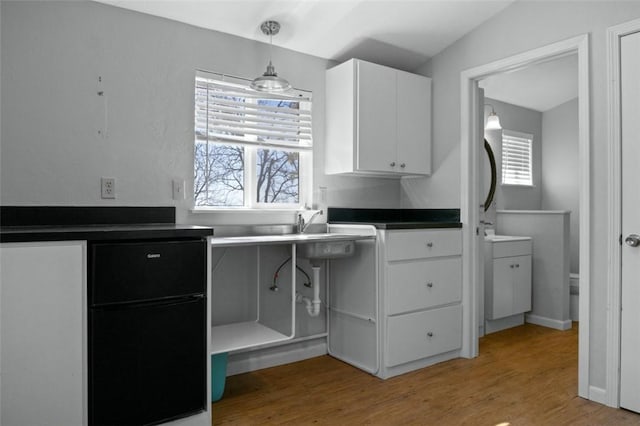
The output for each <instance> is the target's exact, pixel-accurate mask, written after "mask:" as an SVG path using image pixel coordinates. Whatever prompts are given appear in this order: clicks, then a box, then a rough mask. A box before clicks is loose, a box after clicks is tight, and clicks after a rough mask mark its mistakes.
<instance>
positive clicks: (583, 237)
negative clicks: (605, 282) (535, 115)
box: [460, 34, 602, 401]
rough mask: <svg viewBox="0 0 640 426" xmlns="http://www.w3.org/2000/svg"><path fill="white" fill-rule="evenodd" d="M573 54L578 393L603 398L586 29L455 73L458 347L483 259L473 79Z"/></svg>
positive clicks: (471, 344) (472, 315)
mask: <svg viewBox="0 0 640 426" xmlns="http://www.w3.org/2000/svg"><path fill="white" fill-rule="evenodd" d="M575 53H577V55H578V95H579V97H578V157H579V159H578V161H579V182H580V184H579V185H580V186H579V198H580V201H579V205H580V260H579V262H580V305H579V310H580V317H579V320H580V327H579V344H578V350H579V354H578V394H579V395H580V396H581V397H583V398H588V399H594V400H600V401H601V400H602V391H601V390H600V389H590V387H589V306H590V305H589V298H590V297H589V296H590V292H589V289H590V265H589V259H590V255H591V250H590V225H591V218H590V216H591V215H590V189H591V179H590V172H591V168H590V167H591V166H590V113H589V35H588V34H583V35H579V36H576V37H573V38H570V39H567V40H563V41H559V42H557V43H552V44H549V45H546V46H542V47H539V48H537V49H533V50H530V51H527V52H524V53H520V54H517V55H514V56H510V57H508V58H504V59H500V60H497V61H494V62H491V63H488V64H485V65H481V66H478V67H475V68H471V69H468V70H465V71H463V72H462V73H461V74H460V96H461V99H460V106H461V111H460V135H461V157H462V158H461V195H462V199H461V200H460V207H461V209H460V210H461V212H460V213H461V219H462V222H463V224H464V226H463V229H462V233H463V253H465V255H464V256H463V262H462V267H463V275H462V276H463V303H465V306H466V309H465V315H464V317H463V327H464V330H465V332H464V333H463V350H462V355H463V356H467V357H475V356H477V355H478V324H477V321H478V319H477V312H476V310H477V303H478V301H479V296H480V295H479V294H478V284H479V280H481V279H483V277H479V276H477V274H475V273H474V271H476V270H477V267H478V262H482V256H483V253H482V250H480V247H479V245H478V241H477V240H476V238H478V235H477V234H478V232H479V230H480V229H482V227H481V225H480V214H479V208H478V207H479V206H480V203H481V201H480V194H478V191H477V189H476V186H475V185H474V183H475V182H476V181H477V180H478V179H479V178H480V176H479V174H478V168H479V167H478V163H479V161H480V159H481V157H480V153H481V152H482V150H481V148H482V144H481V140H480V136H479V135H477V133H478V132H477V131H476V128H477V127H476V124H477V123H476V122H477V117H478V116H479V114H480V112H481V111H478V106H477V105H476V102H475V101H474V99H475V92H476V89H477V87H478V81H480V80H482V79H484V78H487V77H489V76H491V75H496V74H501V73H505V72H510V71H515V70H518V69H521V68H524V67H527V66H530V65H534V64H537V63H542V62H546V61H549V60H553V59H557V58H560V57H563V56H566V55H570V54H575Z"/></svg>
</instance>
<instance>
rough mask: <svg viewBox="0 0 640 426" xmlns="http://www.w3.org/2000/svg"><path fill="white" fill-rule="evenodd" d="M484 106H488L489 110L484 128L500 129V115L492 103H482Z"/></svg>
mask: <svg viewBox="0 0 640 426" xmlns="http://www.w3.org/2000/svg"><path fill="white" fill-rule="evenodd" d="M484 106H490V107H491V112H490V113H489V117H488V118H487V125H486V126H485V127H484V129H485V130H501V129H502V126H501V125H500V117H498V114H496V112H495V111H494V109H493V105H491V104H484Z"/></svg>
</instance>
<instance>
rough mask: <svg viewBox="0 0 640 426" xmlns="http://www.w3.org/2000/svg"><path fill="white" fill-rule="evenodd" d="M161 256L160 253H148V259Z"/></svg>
mask: <svg viewBox="0 0 640 426" xmlns="http://www.w3.org/2000/svg"><path fill="white" fill-rule="evenodd" d="M158 258H160V253H147V259H158Z"/></svg>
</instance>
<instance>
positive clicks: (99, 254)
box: [89, 240, 207, 304]
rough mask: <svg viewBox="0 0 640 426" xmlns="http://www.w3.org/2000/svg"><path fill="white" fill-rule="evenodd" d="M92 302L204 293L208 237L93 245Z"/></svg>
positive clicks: (91, 268) (90, 291)
mask: <svg viewBox="0 0 640 426" xmlns="http://www.w3.org/2000/svg"><path fill="white" fill-rule="evenodd" d="M90 247H91V248H90V252H89V254H90V257H89V259H90V266H89V268H90V269H89V274H90V275H89V277H90V281H89V297H90V299H89V300H90V301H91V303H92V304H103V303H117V302H135V301H142V300H150V299H157V298H165V297H173V296H184V295H191V294H198V293H204V292H205V290H206V283H207V281H206V276H207V275H206V269H207V266H206V265H207V262H206V248H207V246H206V243H205V241H200V240H198V241H156V242H136V243H131V242H129V243H125V242H119V243H96V244H92V245H91V246H90Z"/></svg>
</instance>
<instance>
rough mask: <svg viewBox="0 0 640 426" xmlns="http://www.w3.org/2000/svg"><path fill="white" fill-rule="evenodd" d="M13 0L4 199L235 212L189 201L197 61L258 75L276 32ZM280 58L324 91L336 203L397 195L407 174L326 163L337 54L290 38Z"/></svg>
mask: <svg viewBox="0 0 640 426" xmlns="http://www.w3.org/2000/svg"><path fill="white" fill-rule="evenodd" d="M1 7H2V18H1V19H2V21H1V33H2V34H1V41H2V46H1V55H2V57H1V61H2V69H1V74H2V80H1V85H2V87H3V89H4V90H3V91H2V102H1V108H2V117H1V118H2V122H3V126H2V129H1V134H0V138H1V151H2V159H1V163H0V169H1V171H0V181H1V186H0V193H1V197H0V203H1V204H4V205H9V204H15V205H175V206H176V207H177V209H178V221H179V222H190V223H202V224H208V223H211V224H219V223H226V222H225V220H228V218H229V216H228V215H227V216H221V215H217V214H197V215H191V214H190V213H189V209H191V208H192V200H191V197H192V181H193V96H194V75H195V74H194V73H195V70H196V69H204V70H212V71H217V72H222V73H227V74H232V75H237V76H241V77H248V78H252V77H254V76H257V75H259V74H261V73H262V72H263V71H264V67H265V65H266V61H267V58H268V45H267V44H264V43H258V42H254V41H251V40H247V39H243V38H240V37H235V36H231V35H227V34H223V33H218V32H214V31H209V30H204V29H200V28H196V27H193V26H189V25H186V24H182V23H177V22H174V21H170V20H166V19H163V18H158V17H153V16H149V15H144V14H141V13H137V12H132V11H128V10H124V9H120V8H116V7H112V6H107V5H103V4H99V3H94V2H86V1H83V2H77V1H69V2H58V1H46V2H32V1H28V2H8V1H2V3H1ZM258 24H259V23H256V25H258ZM273 60H274V63H275V64H276V66H277V69H278V71H279V72H280V74H281V75H282V76H285V77H286V78H288V79H289V80H290V81H291V82H292V83H293V84H294V85H295V86H296V87H299V88H303V89H307V90H312V91H313V98H314V104H313V110H314V125H313V132H314V192H315V193H317V188H318V187H320V186H324V187H327V188H328V191H327V201H328V204H329V205H335V206H353V207H397V206H398V205H399V204H400V189H399V188H400V184H399V182H398V181H397V180H390V179H372V178H368V179H362V178H353V177H339V176H338V177H335V176H325V175H324V174H323V172H322V171H323V170H324V156H325V152H324V115H325V114H324V72H325V69H326V68H327V67H330V66H331V65H332V64H331V63H329V62H328V61H326V60H324V59H320V58H317V57H312V56H308V55H303V54H300V53H296V52H293V51H288V50H285V49H280V48H274V55H273ZM98 76H102V78H103V83H102V85H101V86H100V87H99V85H98V82H97V80H98ZM98 90H104V93H105V96H104V97H99V96H97V94H96V93H97V91H98ZM105 126H106V136H104V137H102V136H99V135H98V130H99V129H102V128H105ZM101 176H109V177H115V178H116V193H117V199H116V200H101V199H100V177H101ZM175 178H178V179H184V180H185V181H186V186H187V199H186V200H184V201H173V200H172V191H171V180H172V179H175ZM238 217H239V218H240V219H239V221H240V222H242V221H244V222H252V223H255V222H267V223H269V222H272V223H276V222H280V223H287V222H292V221H293V219H294V215H293V214H292V213H291V214H284V215H283V214H270V215H250V216H238V215H235V216H234V218H235V219H236V222H237V221H238ZM225 218H226V219H225Z"/></svg>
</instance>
